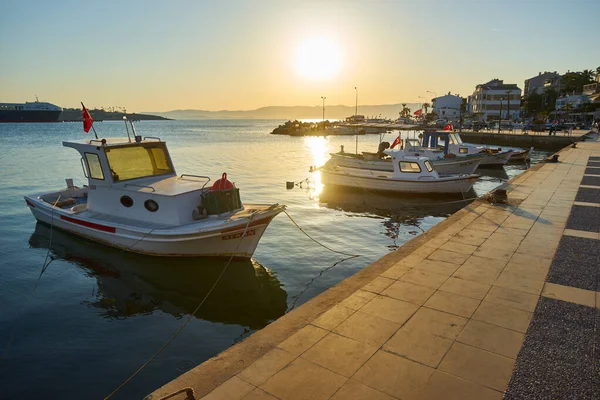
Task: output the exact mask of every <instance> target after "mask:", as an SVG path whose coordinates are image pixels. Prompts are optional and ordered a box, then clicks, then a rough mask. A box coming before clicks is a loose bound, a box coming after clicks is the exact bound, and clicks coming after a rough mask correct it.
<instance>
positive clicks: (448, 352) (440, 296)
mask: <svg viewBox="0 0 600 400" xmlns="http://www.w3.org/2000/svg"><path fill="white" fill-rule="evenodd" d="M507 192H508V199H509V204H508V205H493V204H489V203H486V202H483V201H477V202H474V203H471V204H470V205H469V206H467V207H465V208H464V209H462V210H460V211H459V212H457V213H455V214H454V215H452V216H451V217H450V218H448V219H447V220H445V221H444V222H442V223H440V224H438V225H437V226H435V227H433V228H432V229H430V230H429V231H427V232H426V233H424V234H423V235H421V236H419V237H417V238H415V239H413V240H411V241H409V242H408V243H406V244H405V245H404V246H402V247H401V248H400V249H398V250H397V251H395V252H393V253H390V254H388V255H386V256H385V257H383V258H382V259H380V260H378V261H376V262H375V263H373V264H371V265H369V266H367V267H366V268H365V269H363V270H362V271H360V272H358V273H357V274H355V275H353V276H352V277H350V278H348V279H346V280H344V281H342V282H340V283H339V284H338V285H336V286H335V287H333V288H331V289H329V290H327V291H326V292H324V293H322V294H321V295H319V296H317V297H315V298H313V299H312V300H310V301H309V302H307V303H305V304H304V305H302V306H301V307H298V308H296V309H294V310H293V311H292V312H290V313H288V314H286V315H285V316H283V317H281V318H280V319H278V320H277V321H275V322H273V323H272V324H270V325H268V326H267V327H266V328H264V329H262V330H261V331H258V332H256V333H254V334H253V335H252V336H250V337H249V338H247V339H246V340H244V341H243V342H241V343H238V344H236V345H235V346H233V347H231V348H229V349H228V350H226V351H225V352H223V353H221V354H219V355H218V356H216V357H214V358H212V359H210V360H208V361H206V362H204V363H203V364H201V365H199V366H197V367H196V368H194V369H193V370H191V371H188V372H187V373H185V374H183V375H182V376H180V377H179V378H177V379H175V380H174V381H172V382H170V383H168V384H166V385H165V386H163V387H161V388H159V389H157V390H156V391H155V392H154V393H152V394H151V395H149V396H148V397H147V399H149V400H151V399H159V398H162V396H165V395H167V394H169V393H172V392H175V391H177V390H179V389H182V388H184V387H192V388H193V389H194V390H195V392H196V398H205V399H211V400H214V399H257V398H261V399H282V400H288V399H289V400H291V399H300V398H303V399H309V398H310V399H335V400H340V399H367V398H368V399H388V400H389V399H403V400H406V399H442V398H444V399H502V398H503V397H504V398H507V399H523V398H600V376H599V375H598V366H599V365H600V353H599V352H598V349H597V346H598V343H600V330H599V329H598V327H599V326H600V325H599V324H600V268H599V265H600V263H599V260H600V142H592V143H588V142H584V143H579V144H578V146H577V148H571V147H569V148H566V149H564V150H563V151H561V152H560V162H559V163H547V164H537V165H536V166H534V167H533V168H532V169H530V170H529V171H527V172H525V173H524V174H522V175H520V176H518V177H517V178H515V179H513V180H512V181H511V182H510V185H507ZM190 351H193V349H192V350H190ZM203 396H206V397H203ZM184 397H185V396H184V395H181V396H179V397H177V396H176V397H174V398H175V399H183V398H184Z"/></svg>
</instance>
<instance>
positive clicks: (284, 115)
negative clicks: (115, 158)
mask: <svg viewBox="0 0 600 400" xmlns="http://www.w3.org/2000/svg"><path fill="white" fill-rule="evenodd" d="M406 106H407V107H408V108H410V109H411V113H412V112H415V111H416V110H418V109H419V108H421V103H407V105H406ZM401 110H402V104H400V103H399V104H384V105H371V106H363V105H359V107H358V114H361V115H364V116H365V117H379V116H380V115H381V117H385V118H392V119H394V118H397V117H398V113H399V112H400V111H401ZM143 113H144V114H152V115H159V116H162V117H165V118H172V119H183V120H185V119H228V118H231V119H285V120H294V119H321V118H322V116H323V108H322V107H321V106H313V107H308V106H269V107H261V108H258V109H256V110H239V111H229V110H221V111H206V110H173V111H166V112H160V111H144V112H143ZM351 115H354V107H350V106H327V105H326V106H325V119H329V120H339V119H344V118H346V117H349V116H351Z"/></svg>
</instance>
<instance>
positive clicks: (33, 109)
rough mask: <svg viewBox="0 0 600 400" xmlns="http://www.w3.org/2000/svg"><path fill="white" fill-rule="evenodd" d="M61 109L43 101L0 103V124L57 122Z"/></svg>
mask: <svg viewBox="0 0 600 400" xmlns="http://www.w3.org/2000/svg"><path fill="white" fill-rule="evenodd" d="M61 112H62V108H60V107H59V106H56V105H54V104H50V103H46V102H43V101H38V100H37V99H36V101H33V102H29V101H28V102H25V103H0V122H57V121H58V117H59V115H60V113H61Z"/></svg>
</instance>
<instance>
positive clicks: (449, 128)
mask: <svg viewBox="0 0 600 400" xmlns="http://www.w3.org/2000/svg"><path fill="white" fill-rule="evenodd" d="M444 130H445V131H452V130H454V127H453V126H452V122H449V123H448V124H447V125H446V126H444Z"/></svg>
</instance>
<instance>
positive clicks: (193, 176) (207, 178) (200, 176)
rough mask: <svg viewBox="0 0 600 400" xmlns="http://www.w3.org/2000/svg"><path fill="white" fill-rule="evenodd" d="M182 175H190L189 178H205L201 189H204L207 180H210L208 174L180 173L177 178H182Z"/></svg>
mask: <svg viewBox="0 0 600 400" xmlns="http://www.w3.org/2000/svg"><path fill="white" fill-rule="evenodd" d="M184 176H188V177H191V178H202V179H206V182H204V185H202V189H204V187H205V186H206V185H207V184H208V182H210V177H209V176H204V175H193V174H181V176H180V177H179V179H183V177H184Z"/></svg>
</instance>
